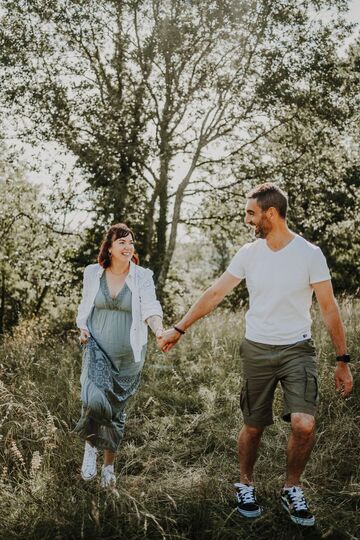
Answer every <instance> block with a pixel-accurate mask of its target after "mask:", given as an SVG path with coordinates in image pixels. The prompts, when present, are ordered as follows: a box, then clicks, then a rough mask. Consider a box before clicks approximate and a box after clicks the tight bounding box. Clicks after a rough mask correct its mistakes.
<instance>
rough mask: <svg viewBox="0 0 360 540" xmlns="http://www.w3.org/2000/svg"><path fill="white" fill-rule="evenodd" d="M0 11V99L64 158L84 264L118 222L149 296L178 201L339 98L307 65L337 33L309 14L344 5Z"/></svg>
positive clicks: (251, 2)
mask: <svg viewBox="0 0 360 540" xmlns="http://www.w3.org/2000/svg"><path fill="white" fill-rule="evenodd" d="M1 4H2V8H3V31H2V45H3V46H2V52H1V58H2V63H3V64H4V65H5V69H6V74H7V80H8V84H7V85H5V86H4V87H3V90H2V95H3V98H4V100H5V101H7V102H9V101H10V102H11V103H12V104H13V105H14V104H15V105H16V109H17V114H18V115H21V116H26V117H27V118H29V119H30V120H31V122H30V124H29V126H30V128H29V130H28V131H30V132H31V133H32V134H33V135H34V134H35V136H36V137H40V138H42V139H44V138H45V139H54V140H56V141H58V142H59V143H61V144H62V145H63V146H64V147H65V148H66V149H68V151H70V152H72V153H73V154H74V155H75V156H76V157H77V165H78V166H79V167H80V168H81V169H82V170H83V172H84V176H85V178H86V179H87V182H88V185H89V189H90V190H91V192H92V194H93V195H94V209H95V211H96V221H95V225H94V227H93V228H92V230H91V231H89V235H88V240H91V243H92V244H91V246H90V249H88V250H87V251H86V253H87V254H88V256H90V252H91V251H92V250H93V246H94V245H95V244H98V240H99V235H100V231H102V229H103V227H104V225H105V224H108V223H109V222H114V221H115V222H116V221H124V220H126V221H127V222H128V223H129V224H130V225H133V226H134V228H135V230H136V232H137V236H138V239H139V252H140V256H141V257H142V259H143V260H145V262H146V263H148V264H149V265H150V266H151V267H152V268H153V269H154V270H155V277H156V279H157V281H158V287H159V292H160V296H161V291H162V290H163V288H164V284H165V281H166V278H167V275H168V272H169V267H170V263H171V259H172V256H173V253H174V249H175V245H176V236H177V230H178V225H179V222H180V221H181V219H182V211H183V206H184V200H186V197H188V198H189V197H190V198H191V197H193V196H194V195H195V196H196V195H197V193H198V192H199V188H200V189H202V188H203V187H204V186H206V185H207V183H208V182H209V177H212V178H214V179H217V181H218V179H219V178H220V182H221V183H222V184H224V183H226V182H224V176H225V177H228V178H230V179H233V177H234V172H233V170H234V167H235V166H236V167H239V165H240V166H241V168H242V169H243V173H242V175H241V176H240V177H238V178H236V182H237V183H238V182H243V181H244V179H245V180H246V179H251V178H254V175H257V173H258V171H257V170H255V169H254V168H253V167H252V164H253V163H254V162H255V161H256V160H259V154H258V152H259V148H260V147H261V144H265V143H266V142H267V141H269V140H271V138H272V137H274V134H276V133H277V132H278V131H279V130H281V129H282V128H283V127H284V126H294V125H296V124H297V123H298V122H299V118H300V117H301V114H302V112H301V111H302V110H303V109H304V108H305V109H306V111H307V112H308V113H309V112H310V111H311V114H312V115H313V117H315V118H317V119H318V120H319V122H321V120H322V119H323V118H324V107H325V106H326V107H325V109H326V115H325V116H326V121H328V119H329V117H330V116H331V115H332V114H333V112H334V110H337V106H336V99H337V97H338V96H342V88H341V85H339V84H338V81H333V80H331V78H329V76H328V75H329V72H328V69H326V62H323V63H322V64H321V65H322V68H323V67H325V71H323V69H321V70H319V69H318V66H319V62H320V63H321V61H322V59H323V56H322V55H323V54H326V55H327V56H328V55H329V54H330V55H332V57H333V56H334V53H335V51H336V47H337V45H338V44H339V43H341V42H342V41H343V39H344V37H345V36H346V33H347V31H348V28H347V27H346V24H345V23H344V21H342V20H341V19H339V18H337V19H336V20H331V21H330V22H329V23H328V24H326V25H325V24H321V23H320V22H316V20H314V18H313V14H314V12H316V10H317V9H320V8H322V7H327V6H331V7H332V8H333V9H334V10H338V11H339V10H341V9H345V8H346V4H347V2H346V1H342V0H337V1H334V0H332V1H325V0H324V1H321V0H317V1H314V2H311V1H308V0H300V1H299V0H288V1H287V2H284V1H283V0H271V1H270V0H246V1H245V0H237V1H234V0H206V1H205V2H204V1H203V0H192V1H186V2H185V1H184V0H165V1H160V0H121V1H120V0H117V1H116V0H108V1H104V2H102V3H101V4H99V3H98V2H94V1H88V2H83V1H80V2H79V1H58V2H55V1H53V2H48V1H47V2H45V1H44V0H36V1H35V2H27V1H25V0H17V1H16V2H14V1H10V0H8V1H5V0H3V1H2V2H1ZM311 10H312V11H311ZM314 10H315V11H314ZM313 81H315V87H312V86H311V83H312V82H313ZM309 84H310V86H309ZM319 97H320V98H321V99H320V100H319V101H318V98H319ZM279 101H281V107H279V106H278V102H279ZM338 121H339V123H341V122H342V121H343V117H341V118H339V119H338ZM27 135H28V136H29V133H28V134H27ZM260 143H261V144H260ZM180 164H181V167H179V165H180ZM179 168H180V169H181V174H180V173H179V171H177V169H179ZM210 186H212V183H211V182H210ZM95 240H97V241H96V242H95ZM87 262H88V261H87Z"/></svg>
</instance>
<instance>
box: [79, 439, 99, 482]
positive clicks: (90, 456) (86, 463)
mask: <svg viewBox="0 0 360 540" xmlns="http://www.w3.org/2000/svg"><path fill="white" fill-rule="evenodd" d="M96 457H97V450H96V448H95V446H91V444H89V443H88V442H85V451H84V459H83V462H82V466H81V476H82V478H83V480H92V479H93V478H95V476H96Z"/></svg>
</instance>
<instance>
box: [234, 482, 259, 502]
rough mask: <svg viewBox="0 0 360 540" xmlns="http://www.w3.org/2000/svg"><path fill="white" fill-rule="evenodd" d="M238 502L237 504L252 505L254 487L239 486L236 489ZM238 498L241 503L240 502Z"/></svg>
mask: <svg viewBox="0 0 360 540" xmlns="http://www.w3.org/2000/svg"><path fill="white" fill-rule="evenodd" d="M237 489H238V492H237V495H238V500H239V502H242V501H244V503H245V504H247V503H254V502H255V495H254V493H255V488H254V486H241V487H240V486H239V487H238V488H237ZM240 498H241V499H242V501H240Z"/></svg>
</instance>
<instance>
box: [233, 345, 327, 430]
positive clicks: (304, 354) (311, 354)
mask: <svg viewBox="0 0 360 540" xmlns="http://www.w3.org/2000/svg"><path fill="white" fill-rule="evenodd" d="M315 354H316V353H315V348H314V344H313V341H312V340H311V339H308V340H305V341H298V342H297V343H293V344H291V345H265V344H263V343H256V342H255V341H250V340H249V339H246V338H245V339H244V340H243V341H242V343H241V347H240V355H241V357H242V361H243V386H242V389H241V394H240V408H241V410H242V413H243V416H244V422H245V424H247V425H250V426H251V425H253V426H268V425H270V424H272V423H273V414H272V404H273V399H274V392H275V389H276V386H277V384H278V382H279V381H280V384H281V387H282V391H283V397H284V410H283V415H282V417H283V419H284V420H286V421H287V422H289V421H290V415H291V413H307V414H311V415H312V416H315V412H316V408H317V404H318V400H319V395H318V380H317V371H316V358H315Z"/></svg>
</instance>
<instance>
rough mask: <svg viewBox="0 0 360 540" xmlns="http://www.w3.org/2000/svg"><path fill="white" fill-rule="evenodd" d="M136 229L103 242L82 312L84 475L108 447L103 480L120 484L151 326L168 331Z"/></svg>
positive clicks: (91, 473) (116, 230)
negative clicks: (122, 448)
mask: <svg viewBox="0 0 360 540" xmlns="http://www.w3.org/2000/svg"><path fill="white" fill-rule="evenodd" d="M137 263H138V259H137V257H136V255H135V251H134V234H133V232H132V231H131V229H129V228H128V227H127V226H126V225H125V224H122V223H119V224H117V225H113V226H112V227H110V229H109V230H108V231H107V233H106V235H105V238H104V241H103V243H102V244H101V247H100V251H99V255H98V264H90V265H89V266H87V267H86V268H85V271H84V284H83V294H82V300H81V303H80V306H79V310H78V315H77V319H76V322H77V325H78V327H79V328H80V331H81V333H80V338H79V339H80V343H81V344H82V345H83V347H84V351H83V366H82V373H81V379H80V380H81V401H82V414H81V418H80V420H79V422H78V423H77V425H76V427H75V429H74V431H75V433H77V434H78V435H80V436H81V437H82V438H84V439H85V452H84V459H83V463H82V467H81V476H82V478H83V479H84V480H91V479H92V478H94V477H95V476H96V458H97V453H98V450H99V449H102V450H103V451H104V465H103V466H102V470H101V485H102V486H103V487H111V486H114V485H115V483H116V477H115V474H114V460H115V454H116V451H117V449H118V447H119V445H120V443H121V440H122V437H123V434H124V425H125V418H126V414H125V411H124V409H125V406H126V403H127V401H128V399H129V398H130V396H132V395H133V394H134V393H135V392H136V390H137V389H138V386H139V383H140V376H141V370H142V367H143V364H144V360H145V355H146V344H147V325H149V326H150V328H151V329H152V331H153V332H154V334H155V336H156V338H157V339H160V337H161V335H162V333H163V324H162V309H161V305H160V303H159V302H158V301H157V299H156V294H155V286H154V282H153V278H152V271H151V270H148V269H145V268H142V267H141V266H139V265H138V264H137Z"/></svg>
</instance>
